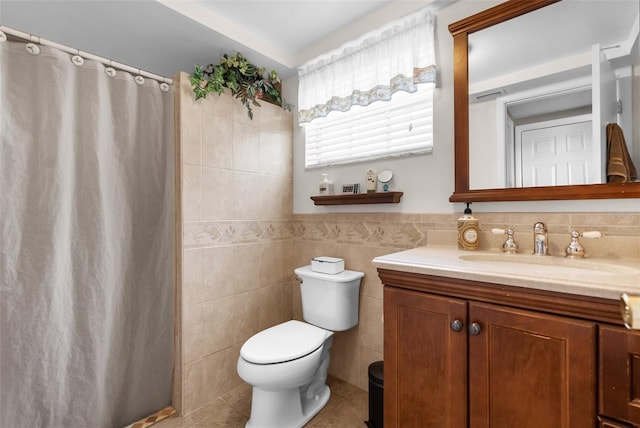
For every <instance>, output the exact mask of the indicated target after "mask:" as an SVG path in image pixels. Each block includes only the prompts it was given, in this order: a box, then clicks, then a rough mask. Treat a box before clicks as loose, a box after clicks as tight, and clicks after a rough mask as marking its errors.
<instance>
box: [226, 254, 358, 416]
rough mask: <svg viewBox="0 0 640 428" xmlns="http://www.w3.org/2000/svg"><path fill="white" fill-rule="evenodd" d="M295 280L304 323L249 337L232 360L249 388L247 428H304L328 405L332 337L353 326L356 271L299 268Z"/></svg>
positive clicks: (355, 306)
mask: <svg viewBox="0 0 640 428" xmlns="http://www.w3.org/2000/svg"><path fill="white" fill-rule="evenodd" d="M295 273H296V275H297V276H298V279H299V281H300V292H301V296H302V315H303V318H304V319H305V321H306V323H304V322H300V321H295V320H293V321H287V322H285V323H282V324H278V325H276V326H274V327H271V328H268V329H266V330H264V331H261V332H260V333H257V334H255V335H254V336H252V337H251V338H250V339H249V340H247V341H246V342H245V344H244V345H243V346H242V349H241V350H240V358H238V374H239V375H240V377H241V378H242V380H244V381H245V382H247V383H248V384H250V385H252V386H253V396H252V401H251V417H250V418H249V421H248V422H247V425H246V426H247V427H248V428H294V427H295V428H298V427H302V426H304V424H306V423H307V422H308V421H309V420H310V419H311V418H312V417H314V416H315V415H316V413H318V412H319V411H320V410H321V409H322V408H323V407H324V406H325V405H326V404H327V402H328V401H329V396H330V395H331V392H330V391H329V387H328V386H327V384H326V380H327V369H328V368H329V352H330V350H331V344H332V342H333V332H334V331H343V330H348V329H350V328H352V327H354V326H355V325H356V324H358V303H359V292H360V280H361V278H362V277H363V276H364V273H362V272H355V271H349V270H345V271H343V272H341V273H337V274H334V275H332V274H327V273H319V272H314V271H312V270H311V266H310V265H309V266H304V267H300V268H297V269H296V270H295Z"/></svg>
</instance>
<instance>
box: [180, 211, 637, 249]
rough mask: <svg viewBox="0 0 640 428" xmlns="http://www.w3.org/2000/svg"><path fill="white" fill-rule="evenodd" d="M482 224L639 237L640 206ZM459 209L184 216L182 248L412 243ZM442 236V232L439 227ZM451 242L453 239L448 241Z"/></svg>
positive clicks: (499, 218) (487, 218)
mask: <svg viewBox="0 0 640 428" xmlns="http://www.w3.org/2000/svg"><path fill="white" fill-rule="evenodd" d="M476 215H477V217H478V218H479V219H480V229H481V231H483V232H485V233H489V232H490V230H491V228H494V227H496V228H506V227H510V228H512V229H514V230H515V231H516V233H517V234H519V235H523V234H528V233H530V232H531V228H532V227H533V223H535V222H536V221H543V222H545V223H546V224H547V227H548V229H549V233H552V234H559V235H564V234H568V233H569V232H570V231H571V230H572V229H578V230H580V231H586V230H600V231H602V232H603V233H604V234H605V236H609V237H627V238H633V237H640V212H629V213H477V214H476ZM457 218H458V214H455V213H452V214H397V213H394V214H385V213H371V214H369V213H354V214H351V213H342V214H295V215H293V218H292V219H291V220H246V221H239V220H236V221H187V222H184V227H183V245H184V248H206V247H213V246H222V245H235V244H247V243H257V242H268V241H281V240H289V239H296V240H303V241H310V242H332V243H337V244H349V245H362V246H378V247H393V248H414V247H418V246H422V245H428V244H429V234H430V233H431V234H433V235H434V236H436V235H438V234H437V233H436V232H438V233H440V232H444V233H454V232H456V230H457ZM440 236H442V235H441V233H440ZM451 245H455V242H451Z"/></svg>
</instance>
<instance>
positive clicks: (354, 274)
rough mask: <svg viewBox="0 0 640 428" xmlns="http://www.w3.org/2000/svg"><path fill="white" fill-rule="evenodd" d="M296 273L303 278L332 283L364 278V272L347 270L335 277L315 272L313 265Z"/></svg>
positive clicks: (301, 268)
mask: <svg viewBox="0 0 640 428" xmlns="http://www.w3.org/2000/svg"><path fill="white" fill-rule="evenodd" d="M295 273H296V275H298V276H302V277H305V276H306V277H309V278H316V279H323V280H326V281H331V282H351V281H353V280H355V279H358V278H362V277H363V276H364V273H363V272H358V271H355V270H345V271H342V272H340V273H337V274H335V275H332V274H329V273H322V272H315V271H313V270H311V265H307V266H302V267H299V268H296V270H295Z"/></svg>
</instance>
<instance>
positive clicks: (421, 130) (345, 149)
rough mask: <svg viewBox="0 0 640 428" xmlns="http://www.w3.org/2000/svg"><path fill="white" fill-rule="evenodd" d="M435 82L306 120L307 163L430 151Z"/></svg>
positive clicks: (356, 159)
mask: <svg viewBox="0 0 640 428" xmlns="http://www.w3.org/2000/svg"><path fill="white" fill-rule="evenodd" d="M434 86H435V85H434V84H433V83H424V84H420V85H417V86H416V88H417V91H416V92H413V93H409V92H404V91H399V92H396V93H394V94H393V96H392V98H391V100H390V101H376V102H374V103H372V104H370V105H368V106H358V105H354V106H352V107H351V109H349V110H348V111H346V112H341V111H333V112H331V113H329V114H328V115H327V116H326V117H322V118H317V119H315V120H313V121H312V122H309V123H306V124H304V129H305V167H306V168H314V167H321V166H328V165H338V164H345V163H353V162H362V161H369V160H373V159H381V158H387V157H396V156H406V155H412V154H421V153H430V152H431V151H432V150H433V89H434Z"/></svg>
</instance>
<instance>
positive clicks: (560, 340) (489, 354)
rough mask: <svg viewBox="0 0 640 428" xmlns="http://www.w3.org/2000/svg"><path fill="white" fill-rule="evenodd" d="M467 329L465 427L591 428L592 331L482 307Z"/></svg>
mask: <svg viewBox="0 0 640 428" xmlns="http://www.w3.org/2000/svg"><path fill="white" fill-rule="evenodd" d="M469 322H470V323H472V324H473V323H477V324H478V326H479V327H480V328H481V330H480V331H479V332H477V331H476V333H477V334H475V335H474V334H473V333H470V334H469V405H470V407H469V408H470V410H469V411H470V418H469V420H470V426H471V427H473V428H485V427H486V428H488V427H491V428H513V427H518V428H540V427H546V428H588V427H591V428H594V427H595V426H596V422H597V421H596V372H597V369H596V325H595V324H594V323H592V322H585V321H578V320H572V319H569V318H563V317H558V316H552V315H547V314H542V313H536V312H529V311H524V310H518V309H512V308H505V307H501V306H494V305H489V304H482V303H470V304H469ZM470 332H471V330H470Z"/></svg>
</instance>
